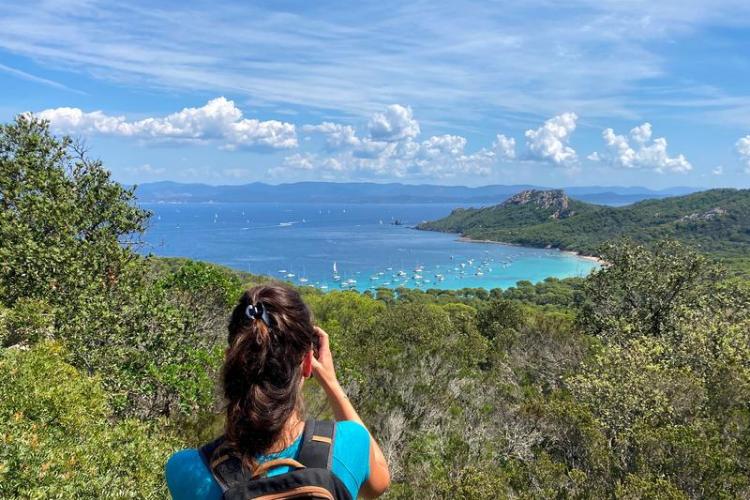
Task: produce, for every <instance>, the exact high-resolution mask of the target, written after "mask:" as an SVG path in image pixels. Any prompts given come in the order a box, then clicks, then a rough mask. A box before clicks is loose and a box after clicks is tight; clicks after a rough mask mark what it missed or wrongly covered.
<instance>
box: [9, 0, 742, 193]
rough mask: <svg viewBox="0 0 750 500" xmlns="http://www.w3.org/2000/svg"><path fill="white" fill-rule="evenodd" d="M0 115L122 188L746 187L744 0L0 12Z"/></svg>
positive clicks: (37, 7) (26, 5) (65, 5)
mask: <svg viewBox="0 0 750 500" xmlns="http://www.w3.org/2000/svg"><path fill="white" fill-rule="evenodd" d="M3 3H4V5H3V7H2V9H0V89H2V92H0V118H1V119H2V120H3V121H9V120H12V119H13V117H14V116H15V115H16V114H18V113H22V112H34V113H38V114H39V115H41V116H43V117H45V118H47V119H49V120H50V122H51V124H52V127H53V129H54V130H56V131H58V132H59V133H68V134H72V135H76V136H80V137H84V138H85V139H86V140H87V142H88V144H89V147H90V149H91V150H92V153H93V154H95V155H96V156H98V157H100V158H102V159H103V160H104V162H105V164H106V165H107V166H108V168H110V169H111V170H112V172H113V174H114V176H115V178H117V179H118V180H121V181H124V182H139V183H142V182H149V181H154V180H167V179H168V180H178V181H183V182H207V183H212V184H220V183H227V184H236V183H245V182H252V181H258V180H261V181H266V182H271V183H279V182H288V181H297V180H335V181H344V180H372V181H376V182H386V181H401V182H407V183H423V182H427V183H439V184H464V185H481V184H491V183H501V184H516V183H534V184H541V185H549V186H565V185H592V184H600V185H601V184H608V185H642V186H647V187H652V188H661V187H667V186H677V185H682V186H703V187H714V186H731V187H750V86H749V85H748V82H749V81H750V51H748V50H747V47H748V44H749V42H750V3H748V2H746V1H737V0H733V1H723V0H715V1H711V2H709V1H690V0H687V1H686V0H683V1H679V2H677V1H669V0H665V1H661V2H652V1H643V2H641V1H635V0H633V1H608V0H597V1H593V0H591V1H589V0H570V1H567V2H564V3H563V2H550V1H548V0H546V1H533V0H532V1H526V2H490V1H477V2H468V1H452V2H439V1H430V2H421V1H412V2H403V1H395V2H391V1H378V2H346V3H341V2H325V1H316V2H303V1H298V2H293V1H268V2H242V1H237V2H219V1H214V2H208V1H203V2H138V1H129V2H103V1H96V0H59V1H58V0H49V1H42V2H39V1H33V0H30V1H24V2H10V1H6V2H3Z"/></svg>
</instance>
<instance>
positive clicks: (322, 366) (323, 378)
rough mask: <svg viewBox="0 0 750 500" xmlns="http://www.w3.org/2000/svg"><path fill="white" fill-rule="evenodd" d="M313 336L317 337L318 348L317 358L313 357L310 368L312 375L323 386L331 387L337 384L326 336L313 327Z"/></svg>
mask: <svg viewBox="0 0 750 500" xmlns="http://www.w3.org/2000/svg"><path fill="white" fill-rule="evenodd" d="M315 335H317V336H318V340H319V345H320V348H319V349H318V357H317V358H315V357H313V359H312V368H313V375H315V378H316V379H318V382H320V383H321V384H322V385H323V386H327V387H330V386H333V385H336V384H337V383H338V381H337V380H336V368H334V366H333V356H332V355H331V347H330V344H329V342H328V334H327V333H326V332H325V330H323V329H322V328H320V327H318V326H316V327H315Z"/></svg>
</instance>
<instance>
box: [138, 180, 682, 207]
mask: <svg viewBox="0 0 750 500" xmlns="http://www.w3.org/2000/svg"><path fill="white" fill-rule="evenodd" d="M527 189H545V188H542V187H538V186H530V185H515V186H504V185H491V186H481V187H466V186H437V185H433V184H401V183H388V184H377V183H374V182H295V183H289V184H278V185H272V184H265V183H262V182H254V183H251V184H243V185H238V186H210V185H207V184H182V183H178V182H154V183H147V184H141V185H139V186H138V188H137V190H136V195H137V197H138V199H139V200H140V201H142V202H210V201H213V202H224V203H236V202H256V201H278V202H307V203H336V202H341V203H456V204H459V203H461V204H473V205H478V206H481V205H489V204H495V203H498V202H500V201H503V200H505V199H506V198H508V197H509V196H512V195H513V194H515V193H518V192H519V191H522V190H527ZM693 190H694V189H693ZM690 191H691V188H670V189H665V190H661V191H654V190H650V189H646V188H642V187H612V186H586V187H573V188H569V189H567V192H568V193H569V194H571V195H572V196H575V197H576V198H577V199H580V200H584V201H590V202H592V203H600V204H604V205H624V204H628V203H633V202H636V201H640V200H644V199H651V198H663V197H665V196H673V195H675V194H685V192H690Z"/></svg>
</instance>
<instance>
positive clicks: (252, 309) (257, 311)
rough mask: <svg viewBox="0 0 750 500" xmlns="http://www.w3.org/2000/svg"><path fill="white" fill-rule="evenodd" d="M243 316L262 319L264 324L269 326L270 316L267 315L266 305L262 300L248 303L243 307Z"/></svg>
mask: <svg viewBox="0 0 750 500" xmlns="http://www.w3.org/2000/svg"><path fill="white" fill-rule="evenodd" d="M245 316H247V318H248V319H250V320H253V319H259V320H261V321H263V323H265V324H266V326H268V327H270V326H271V317H270V316H269V315H268V311H267V310H266V305H265V304H264V303H263V302H258V303H257V304H250V305H248V306H247V307H246V308H245Z"/></svg>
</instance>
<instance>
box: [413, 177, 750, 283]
mask: <svg viewBox="0 0 750 500" xmlns="http://www.w3.org/2000/svg"><path fill="white" fill-rule="evenodd" d="M748 214H750V190H748V189H744V190H739V189H712V190H708V191H702V192H698V193H693V194H689V195H685V196H676V197H671V198H664V199H659V200H646V201H641V202H638V203H634V204H632V205H627V206H624V207H607V206H603V205H594V204H591V203H585V202H582V201H577V200H575V199H572V198H570V197H568V196H567V195H566V194H565V193H564V192H563V191H561V190H551V191H535V190H530V191H522V192H520V193H518V194H516V195H514V196H512V197H511V198H509V199H508V200H506V201H504V202H503V203H501V204H499V205H494V206H489V207H485V208H474V209H471V208H470V209H462V208H461V209H456V210H454V211H453V212H452V213H451V214H450V215H448V216H447V217H445V218H443V219H440V220H437V221H431V222H425V223H422V224H420V225H419V226H418V228H419V229H427V230H433V231H446V232H454V233H461V234H462V235H463V236H465V237H467V238H471V239H477V240H492V241H501V242H505V243H514V244H518V245H525V246H532V247H553V248H560V249H562V250H572V251H577V252H581V253H583V254H586V255H596V254H597V252H598V250H599V249H600V248H601V245H602V244H604V243H606V242H609V241H614V240H619V239H623V238H627V239H630V240H633V241H635V242H638V243H641V244H645V245H654V244H657V243H658V242H661V241H663V240H665V239H672V240H677V241H680V242H682V243H684V244H685V245H688V246H690V247H692V248H695V249H696V250H698V251H701V252H706V253H710V254H712V255H714V256H717V257H720V258H723V259H726V261H727V262H728V263H729V264H730V265H732V266H734V267H736V268H744V269H750V266H748V264H750V259H749V258H748V251H747V250H748V248H749V247H750V217H748Z"/></svg>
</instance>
